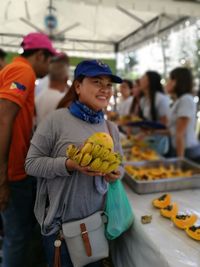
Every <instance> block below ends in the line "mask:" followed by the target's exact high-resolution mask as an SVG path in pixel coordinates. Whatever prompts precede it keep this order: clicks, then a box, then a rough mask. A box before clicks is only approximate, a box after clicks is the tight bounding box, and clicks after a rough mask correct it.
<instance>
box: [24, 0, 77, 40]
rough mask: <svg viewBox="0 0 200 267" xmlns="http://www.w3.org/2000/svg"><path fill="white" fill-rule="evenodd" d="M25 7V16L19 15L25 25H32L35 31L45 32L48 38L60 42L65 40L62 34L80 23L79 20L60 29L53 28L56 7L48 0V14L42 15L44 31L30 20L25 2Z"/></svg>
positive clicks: (55, 19) (55, 26)
mask: <svg viewBox="0 0 200 267" xmlns="http://www.w3.org/2000/svg"><path fill="white" fill-rule="evenodd" d="M25 8H26V13H27V18H23V17H21V18H20V20H21V21H22V22H24V23H26V24H27V25H29V26H30V27H32V28H33V29H35V30H36V31H38V32H42V33H45V34H47V35H48V36H49V38H50V39H51V40H54V41H60V42H62V41H64V40H65V35H64V34H65V33H66V32H68V31H70V30H72V29H74V28H76V27H78V26H79V25H80V23H79V22H75V23H73V24H71V25H69V26H67V27H65V28H63V29H62V30H60V31H58V32H56V31H55V30H56V28H57V25H58V19H57V16H56V15H55V13H56V8H55V7H54V6H53V0H49V6H48V7H47V9H48V14H47V15H46V16H45V17H44V24H45V27H46V31H44V30H42V29H41V28H40V27H38V26H37V25H35V24H34V23H32V22H31V21H30V15H29V12H28V6H27V2H25Z"/></svg>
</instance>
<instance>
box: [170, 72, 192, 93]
mask: <svg viewBox="0 0 200 267" xmlns="http://www.w3.org/2000/svg"><path fill="white" fill-rule="evenodd" d="M170 79H171V80H175V81H176V85H175V88H174V92H175V94H176V95H177V97H180V96H182V95H184V94H188V93H189V94H191V93H192V88H193V77H192V73H191V71H190V70H189V69H187V68H184V67H178V68H175V69H173V70H172V71H171V72H170Z"/></svg>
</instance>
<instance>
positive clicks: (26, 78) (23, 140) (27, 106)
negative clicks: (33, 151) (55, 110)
mask: <svg viewBox="0 0 200 267" xmlns="http://www.w3.org/2000/svg"><path fill="white" fill-rule="evenodd" d="M35 79H36V76H35V73H34V70H33V68H32V66H31V65H30V63H29V62H28V61H27V60H26V59H25V58H23V57H17V58H15V59H14V61H13V62H12V63H11V64H8V65H7V66H6V67H4V68H3V70H2V71H1V72H0V98H3V99H8V100H10V101H12V102H14V103H16V104H17V105H19V106H20V110H19V112H18V114H17V117H16V119H15V122H14V126H13V133H12V142H11V146H10V152H9V162H8V178H9V181H18V180H22V179H24V178H25V177H26V173H25V169H24V163H25V159H26V155H27V152H28V149H29V146H30V139H31V134H32V128H33V116H34V88H35Z"/></svg>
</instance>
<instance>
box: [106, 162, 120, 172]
mask: <svg viewBox="0 0 200 267" xmlns="http://www.w3.org/2000/svg"><path fill="white" fill-rule="evenodd" d="M118 167H119V163H118V162H114V163H112V164H110V165H109V167H108V168H107V170H106V171H105V173H111V172H113V171H115V170H116V169H117V168H118Z"/></svg>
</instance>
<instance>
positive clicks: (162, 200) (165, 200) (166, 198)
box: [152, 194, 171, 209]
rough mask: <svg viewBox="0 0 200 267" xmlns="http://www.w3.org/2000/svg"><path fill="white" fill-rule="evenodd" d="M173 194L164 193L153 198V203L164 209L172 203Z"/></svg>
mask: <svg viewBox="0 0 200 267" xmlns="http://www.w3.org/2000/svg"><path fill="white" fill-rule="evenodd" d="M170 201H171V196H170V194H164V195H162V196H161V197H159V198H156V199H154V200H153V202H152V204H153V206H154V207H156V208H159V209H162V208H165V207H166V206H168V205H169V204H170Z"/></svg>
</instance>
